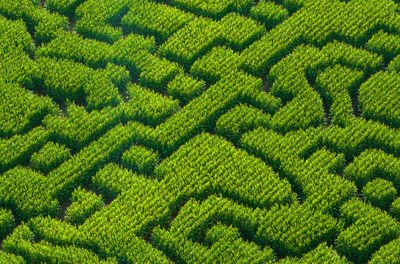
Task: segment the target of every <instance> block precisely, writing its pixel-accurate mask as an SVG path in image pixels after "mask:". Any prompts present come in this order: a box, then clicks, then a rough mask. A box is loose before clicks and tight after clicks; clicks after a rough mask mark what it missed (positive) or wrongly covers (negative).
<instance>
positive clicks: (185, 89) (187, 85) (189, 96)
mask: <svg viewBox="0 0 400 264" xmlns="http://www.w3.org/2000/svg"><path fill="white" fill-rule="evenodd" d="M204 89H205V83H204V81H201V80H197V79H194V78H192V77H190V76H189V75H186V74H179V75H177V76H175V78H174V79H173V80H172V81H170V82H169V83H168V86H167V92H168V94H169V95H170V96H172V97H173V98H176V99H178V100H179V101H181V102H182V103H188V102H189V101H191V100H193V99H194V98H196V97H197V96H199V95H200V94H201V93H202V92H203V91H204Z"/></svg>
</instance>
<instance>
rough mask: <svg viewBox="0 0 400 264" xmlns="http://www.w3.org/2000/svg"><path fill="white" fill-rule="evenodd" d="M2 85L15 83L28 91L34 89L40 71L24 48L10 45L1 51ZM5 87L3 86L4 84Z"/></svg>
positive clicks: (0, 78) (0, 69)
mask: <svg viewBox="0 0 400 264" xmlns="http://www.w3.org/2000/svg"><path fill="white" fill-rule="evenodd" d="M0 59H1V65H0V80H1V83H14V85H15V84H17V85H21V86H23V87H25V88H27V89H34V88H35V86H36V82H35V80H36V79H37V78H38V76H39V69H38V67H37V65H36V64H35V62H34V61H33V60H31V59H30V58H29V56H28V54H26V53H25V52H24V47H23V46H22V45H20V46H13V45H10V46H8V47H4V48H3V49H2V50H0ZM2 85H3V84H2Z"/></svg>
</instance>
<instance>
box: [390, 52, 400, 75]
mask: <svg viewBox="0 0 400 264" xmlns="http://www.w3.org/2000/svg"><path fill="white" fill-rule="evenodd" d="M388 71H389V72H400V55H399V56H396V57H395V58H394V59H393V60H392V61H391V62H390V63H389V65H388Z"/></svg>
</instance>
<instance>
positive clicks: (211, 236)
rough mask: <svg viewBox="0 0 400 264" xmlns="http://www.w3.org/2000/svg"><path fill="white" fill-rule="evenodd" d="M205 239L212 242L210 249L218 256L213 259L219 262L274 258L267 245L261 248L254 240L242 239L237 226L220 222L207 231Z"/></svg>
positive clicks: (260, 261)
mask: <svg viewBox="0 0 400 264" xmlns="http://www.w3.org/2000/svg"><path fill="white" fill-rule="evenodd" d="M205 240H206V242H208V243H210V244H212V246H211V250H212V251H213V252H214V254H215V255H216V256H218V257H217V258H214V261H216V262H219V263H236V262H237V261H238V260H239V259H240V261H244V262H248V263H265V262H267V261H270V260H272V259H273V258H274V252H273V251H272V249H270V248H269V247H265V248H264V249H263V250H261V247H260V246H258V245H256V244H255V243H254V242H250V243H248V242H245V241H243V240H242V239H241V238H240V233H239V230H238V229H237V228H234V227H232V226H225V225H222V224H221V223H217V225H215V226H213V227H212V228H211V229H210V230H208V231H207V233H206V237H205Z"/></svg>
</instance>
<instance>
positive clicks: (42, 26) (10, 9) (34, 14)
mask: <svg viewBox="0 0 400 264" xmlns="http://www.w3.org/2000/svg"><path fill="white" fill-rule="evenodd" d="M0 13H2V14H4V15H5V16H6V17H10V18H22V19H23V20H24V21H25V23H26V24H27V27H28V28H29V29H30V30H32V31H33V32H35V39H36V42H37V43H38V44H40V43H43V42H48V41H50V40H52V39H54V38H55V37H57V36H58V34H61V33H62V31H63V30H66V29H67V28H68V19H67V18H66V17H64V16H61V15H59V14H56V13H50V12H49V11H48V10H46V9H44V8H38V7H37V3H36V4H34V3H33V2H32V1H30V0H16V1H1V2H0Z"/></svg>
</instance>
